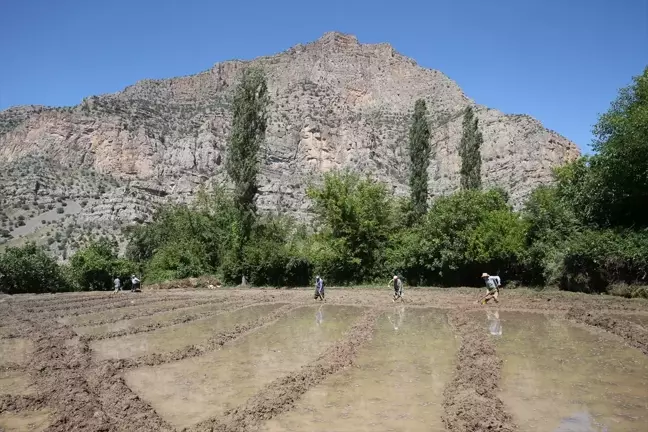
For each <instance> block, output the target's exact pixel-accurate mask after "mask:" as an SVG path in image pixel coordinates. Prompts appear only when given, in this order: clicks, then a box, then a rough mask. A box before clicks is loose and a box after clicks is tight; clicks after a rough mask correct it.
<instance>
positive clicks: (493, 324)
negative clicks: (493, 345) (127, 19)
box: [486, 310, 502, 336]
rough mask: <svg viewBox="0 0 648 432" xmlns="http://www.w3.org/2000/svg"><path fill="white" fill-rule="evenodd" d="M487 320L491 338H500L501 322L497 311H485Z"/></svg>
mask: <svg viewBox="0 0 648 432" xmlns="http://www.w3.org/2000/svg"><path fill="white" fill-rule="evenodd" d="M486 319H487V320H488V331H489V332H490V334H492V335H493V336H502V322H501V321H500V317H499V311H489V310H487V311H486Z"/></svg>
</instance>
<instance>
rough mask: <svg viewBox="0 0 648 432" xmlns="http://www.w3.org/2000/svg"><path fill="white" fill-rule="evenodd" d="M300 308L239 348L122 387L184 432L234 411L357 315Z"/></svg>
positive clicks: (141, 373)
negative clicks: (204, 421) (192, 425)
mask: <svg viewBox="0 0 648 432" xmlns="http://www.w3.org/2000/svg"><path fill="white" fill-rule="evenodd" d="M317 309H318V308H315V307H303V308H299V309H297V310H295V311H294V312H292V313H290V314H289V315H288V316H286V317H285V318H283V319H281V320H279V321H278V322H277V323H275V324H272V325H270V326H268V327H266V328H263V329H261V330H259V331H257V332H254V333H252V334H250V335H248V336H247V337H245V338H244V340H242V341H241V342H240V343H238V344H236V345H233V346H231V347H227V348H223V349H222V350H219V351H215V352H213V353H210V354H207V355H204V356H200V357H196V358H191V359H187V360H182V361H179V362H175V363H171V364H166V365H162V366H155V367H147V368H140V369H138V370H135V371H132V372H128V373H127V374H126V382H127V383H128V385H129V386H130V387H131V388H132V389H133V390H135V392H136V393H137V394H138V395H140V396H141V397H142V398H144V399H145V400H146V401H148V402H149V403H151V405H152V406H153V407H154V408H155V409H156V410H157V411H158V412H159V413H160V414H161V415H162V417H163V418H165V419H166V420H167V421H169V422H170V423H171V424H173V425H175V426H178V427H183V426H189V425H191V424H195V423H198V422H200V421H202V420H206V419H208V418H210V417H212V416H214V415H218V414H222V413H223V412H224V411H226V410H228V409H231V408H235V407H236V406H238V405H239V404H241V403H243V402H245V400H246V399H247V398H248V397H250V396H252V395H253V394H254V393H255V392H256V391H258V390H259V389H260V388H261V387H262V386H264V385H265V384H267V383H269V382H271V381H272V380H274V379H276V378H279V377H281V376H282V375H283V374H286V373H288V372H291V371H293V370H295V369H297V368H299V367H300V366H303V365H305V364H307V363H308V362H310V361H313V360H315V359H316V358H317V356H318V355H319V354H320V353H322V352H323V351H324V350H325V349H326V348H327V347H328V346H329V345H330V344H331V343H332V342H334V341H335V340H336V339H338V338H340V337H341V336H342V334H343V332H344V330H346V329H348V328H349V327H350V326H351V324H352V323H353V321H354V319H355V318H356V317H357V316H358V314H359V313H360V312H361V310H360V309H359V308H356V307H339V306H324V307H323V308H322V310H321V311H320V312H321V313H320V314H319V315H318V313H317Z"/></svg>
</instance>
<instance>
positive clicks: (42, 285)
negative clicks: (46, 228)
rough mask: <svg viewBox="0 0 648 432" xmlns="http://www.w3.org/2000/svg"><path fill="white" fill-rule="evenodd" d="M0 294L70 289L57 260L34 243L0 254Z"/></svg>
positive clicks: (8, 249) (9, 249)
mask: <svg viewBox="0 0 648 432" xmlns="http://www.w3.org/2000/svg"><path fill="white" fill-rule="evenodd" d="M0 275H2V277H0V291H3V292H5V293H8V294H19V293H39V292H58V291H68V290H70V289H71V288H72V287H71V285H70V283H69V282H68V281H67V280H66V278H65V276H64V274H63V272H62V271H61V268H60V267H59V266H58V264H57V263H56V261H55V260H54V259H53V258H51V257H49V256H48V255H47V254H46V253H45V251H44V250H43V249H42V248H40V247H37V246H36V245H35V244H34V243H28V244H26V245H25V246H22V247H18V248H12V247H10V248H7V250H6V251H5V253H4V254H2V255H0Z"/></svg>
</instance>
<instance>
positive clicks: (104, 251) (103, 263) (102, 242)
mask: <svg viewBox="0 0 648 432" xmlns="http://www.w3.org/2000/svg"><path fill="white" fill-rule="evenodd" d="M116 249H117V244H116V243H115V242H111V241H110V240H108V239H106V238H101V239H99V240H96V241H93V242H91V243H90V244H89V245H88V246H86V247H85V248H83V249H80V250H79V251H78V252H77V253H75V254H74V255H73V256H72V258H71V259H70V272H71V274H72V275H73V278H74V282H75V283H76V284H77V285H78V286H79V287H80V288H81V289H82V290H84V291H88V290H109V289H111V288H112V286H113V285H112V282H113V280H114V278H115V277H119V278H120V279H122V280H124V279H127V278H129V277H130V275H131V274H132V273H133V272H134V271H135V268H136V266H135V264H134V263H132V262H130V261H128V260H124V259H119V258H118V257H117V252H116Z"/></svg>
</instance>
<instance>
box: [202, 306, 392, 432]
mask: <svg viewBox="0 0 648 432" xmlns="http://www.w3.org/2000/svg"><path fill="white" fill-rule="evenodd" d="M382 313H384V309H383V308H381V307H375V308H370V309H369V310H367V311H366V312H365V314H364V315H362V317H361V318H360V319H359V320H358V321H357V322H356V323H355V324H354V325H353V326H352V327H351V328H350V329H349V330H348V331H347V332H346V334H345V335H344V336H343V337H342V338H341V339H340V340H338V341H337V342H335V343H334V344H333V345H332V346H331V347H329V348H328V349H326V350H325V351H324V352H323V353H322V354H320V356H319V357H318V358H317V360H316V361H314V362H313V363H310V364H307V365H304V366H302V367H301V368H300V369H299V370H298V371H296V372H293V373H290V374H288V375H285V376H283V377H281V378H278V379H276V380H274V381H272V382H271V383H269V384H267V385H265V386H264V387H263V388H262V389H261V390H260V391H259V392H258V393H257V394H256V395H254V396H252V397H251V398H249V399H248V400H247V401H246V402H245V403H244V404H243V405H241V406H239V407H238V408H235V409H233V410H230V411H228V412H226V413H225V415H224V416H223V418H221V419H218V418H213V419H209V420H206V421H203V422H200V423H198V424H197V425H195V426H194V427H192V428H190V430H192V431H195V432H203V431H218V432H229V431H231V432H235V431H236V432H239V431H245V430H251V429H252V428H253V427H254V426H255V425H257V424H258V423H259V422H261V421H265V420H269V419H271V418H272V417H275V416H277V415H279V414H281V413H283V412H286V411H289V410H290V409H292V408H293V406H294V405H295V403H296V402H297V401H298V400H299V399H300V398H301V396H302V395H303V394H304V393H306V392H307V391H308V390H310V389H311V388H313V387H315V386H316V385H318V384H320V383H321V382H322V381H324V379H326V378H327V377H328V376H330V375H333V374H335V373H337V372H339V371H340V370H342V369H344V368H346V367H348V366H351V365H352V364H353V361H354V360H355V357H356V355H357V351H358V349H359V348H360V347H361V346H362V345H363V344H364V343H366V342H367V341H368V340H370V339H371V338H372V337H373V334H374V331H375V324H376V321H377V319H378V317H379V316H380V315H381V314H382Z"/></svg>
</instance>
